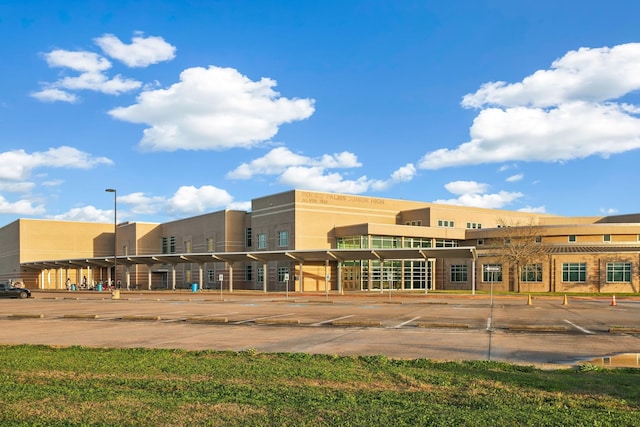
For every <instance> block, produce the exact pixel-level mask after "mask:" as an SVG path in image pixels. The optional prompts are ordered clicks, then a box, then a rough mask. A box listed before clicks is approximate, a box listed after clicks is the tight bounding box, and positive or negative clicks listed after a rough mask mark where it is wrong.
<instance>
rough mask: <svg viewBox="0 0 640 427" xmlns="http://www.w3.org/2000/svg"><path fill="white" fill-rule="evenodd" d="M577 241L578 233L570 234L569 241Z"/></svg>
mask: <svg viewBox="0 0 640 427" xmlns="http://www.w3.org/2000/svg"><path fill="white" fill-rule="evenodd" d="M575 241H576V235H575V234H571V235H570V236H569V243H573V242H575Z"/></svg>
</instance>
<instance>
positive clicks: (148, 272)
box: [147, 265, 152, 290]
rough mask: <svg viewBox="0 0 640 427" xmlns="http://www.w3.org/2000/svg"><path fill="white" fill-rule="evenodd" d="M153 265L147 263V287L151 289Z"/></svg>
mask: <svg viewBox="0 0 640 427" xmlns="http://www.w3.org/2000/svg"><path fill="white" fill-rule="evenodd" d="M151 283H152V282H151V266H150V265H147V288H148V289H149V290H151Z"/></svg>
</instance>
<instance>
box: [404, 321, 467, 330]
mask: <svg viewBox="0 0 640 427" xmlns="http://www.w3.org/2000/svg"><path fill="white" fill-rule="evenodd" d="M416 326H417V327H418V328H430V329H437V328H449V329H469V325H467V324H464V323H442V322H418V323H416Z"/></svg>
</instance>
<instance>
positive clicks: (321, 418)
mask: <svg viewBox="0 0 640 427" xmlns="http://www.w3.org/2000/svg"><path fill="white" fill-rule="evenodd" d="M0 377H1V381H0V425H2V426H205V425H208V426H296V427H299V426H393V427H399V426H412V427H414V426H561V425H563V426H637V425H640V370H637V369H615V370H613V369H603V368H596V367H595V366H593V365H585V366H584V367H582V368H579V369H561V370H556V371H546V370H540V369H537V368H534V367H524V366H516V365H510V364H506V363H499V362H434V361H430V360H425V359H419V360H395V359H389V358H386V357H382V356H374V357H370V356H369V357H338V356H326V355H308V354H298V353H293V354H263V353H257V352H255V351H246V352H241V353H235V352H214V351H199V352H196V351H183V350H149V349H92V348H86V347H70V348H54V347H46V346H31V345H20V346H0Z"/></svg>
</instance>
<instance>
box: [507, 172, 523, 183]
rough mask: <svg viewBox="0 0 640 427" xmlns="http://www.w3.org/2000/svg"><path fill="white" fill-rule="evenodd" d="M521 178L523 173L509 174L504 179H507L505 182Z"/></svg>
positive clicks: (516, 180)
mask: <svg viewBox="0 0 640 427" xmlns="http://www.w3.org/2000/svg"><path fill="white" fill-rule="evenodd" d="M522 178H524V174H523V173H519V174H516V175H511V176H510V177H509V178H507V179H506V180H505V181H507V182H518V181H521V180H522Z"/></svg>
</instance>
